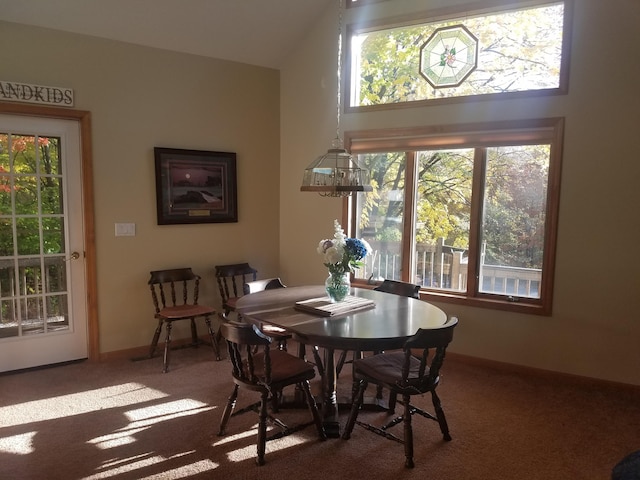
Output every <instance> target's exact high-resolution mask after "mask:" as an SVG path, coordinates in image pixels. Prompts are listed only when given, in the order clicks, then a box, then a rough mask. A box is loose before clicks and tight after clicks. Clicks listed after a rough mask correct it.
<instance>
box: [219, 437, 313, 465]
mask: <svg viewBox="0 0 640 480" xmlns="http://www.w3.org/2000/svg"><path fill="white" fill-rule="evenodd" d="M254 435H255V431H254ZM267 435H268V434H267ZM308 441H309V439H308V438H304V437H302V436H299V435H295V434H292V435H288V436H286V437H284V438H280V439H277V440H270V441H268V442H267V455H269V452H277V451H279V450H284V449H286V448H291V447H294V446H296V445H300V444H302V443H306V442H308ZM255 456H256V444H255V443H252V444H251V445H248V446H246V447H242V448H238V449H236V450H232V451H230V452H227V458H228V459H229V461H231V462H244V461H246V460H247V459H250V458H254V457H255Z"/></svg>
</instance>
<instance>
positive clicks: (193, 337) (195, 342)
mask: <svg viewBox="0 0 640 480" xmlns="http://www.w3.org/2000/svg"><path fill="white" fill-rule="evenodd" d="M199 343H200V342H199V341H198V327H196V319H195V318H192V319H191V345H192V346H193V347H197V346H198V344H199Z"/></svg>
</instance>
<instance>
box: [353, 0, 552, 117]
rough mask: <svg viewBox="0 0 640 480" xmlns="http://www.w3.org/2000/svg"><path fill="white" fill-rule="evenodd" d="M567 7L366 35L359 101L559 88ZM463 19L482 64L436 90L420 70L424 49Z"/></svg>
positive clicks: (377, 102) (363, 36)
mask: <svg viewBox="0 0 640 480" xmlns="http://www.w3.org/2000/svg"><path fill="white" fill-rule="evenodd" d="M563 15H564V8H563V6H562V5H551V6H544V7H537V8H531V9H527V10H520V11H511V12H501V13H497V14H492V15H482V16H479V17H470V18H465V19H464V21H460V20H457V19H456V20H452V21H448V22H440V23H432V24H424V25H418V26H409V27H400V28H392V29H387V30H380V31H376V32H368V33H363V34H361V35H360V36H359V37H358V40H359V41H358V42H356V43H357V44H360V45H361V48H360V52H359V55H354V58H359V59H360V64H359V66H358V67H354V70H355V71H360V72H361V73H360V80H359V82H358V84H357V85H356V87H357V89H358V91H359V98H357V99H355V100H356V102H358V103H357V104H358V105H380V104H389V103H399V102H410V101H414V100H425V99H429V98H438V97H458V96H466V95H480V94H490V93H499V92H510V91H522V90H537V89H543V88H555V87H557V86H558V84H559V75H560V60H561V56H562V51H561V50H562V26H563ZM460 23H463V24H464V25H465V26H466V27H467V28H468V29H469V30H470V31H471V32H472V33H473V34H474V35H475V36H476V37H477V38H478V44H479V49H478V67H477V69H476V70H475V71H474V72H473V73H472V74H471V75H470V76H469V77H468V78H467V80H465V81H464V82H463V83H462V84H461V85H460V86H458V87H452V88H440V89H434V88H433V87H431V85H429V83H428V82H427V81H426V80H425V79H424V78H423V77H422V76H421V74H420V48H421V47H422V45H423V44H424V43H425V42H426V41H427V40H428V39H429V37H430V36H431V34H432V33H433V32H434V31H435V30H436V29H437V28H440V27H445V26H450V25H456V24H460Z"/></svg>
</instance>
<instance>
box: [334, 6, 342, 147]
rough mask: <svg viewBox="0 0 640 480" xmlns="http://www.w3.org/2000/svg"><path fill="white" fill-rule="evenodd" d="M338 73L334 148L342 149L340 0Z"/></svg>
mask: <svg viewBox="0 0 640 480" xmlns="http://www.w3.org/2000/svg"><path fill="white" fill-rule="evenodd" d="M337 63H338V65H337V66H338V71H337V72H336V79H337V89H336V91H337V94H336V100H337V102H336V103H337V105H336V107H337V108H336V143H338V142H339V145H335V148H342V140H341V139H340V107H341V101H342V95H341V83H342V82H341V81H340V80H341V77H342V0H338V60H337Z"/></svg>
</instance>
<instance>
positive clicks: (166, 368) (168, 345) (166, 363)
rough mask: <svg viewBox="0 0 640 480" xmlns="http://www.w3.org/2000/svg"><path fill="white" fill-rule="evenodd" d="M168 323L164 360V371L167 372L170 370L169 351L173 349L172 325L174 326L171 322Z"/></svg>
mask: <svg viewBox="0 0 640 480" xmlns="http://www.w3.org/2000/svg"><path fill="white" fill-rule="evenodd" d="M166 323H167V338H166V340H165V341H164V361H163V367H162V373H167V372H168V371H169V353H170V351H171V327H172V326H173V325H172V323H171V322H166Z"/></svg>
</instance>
